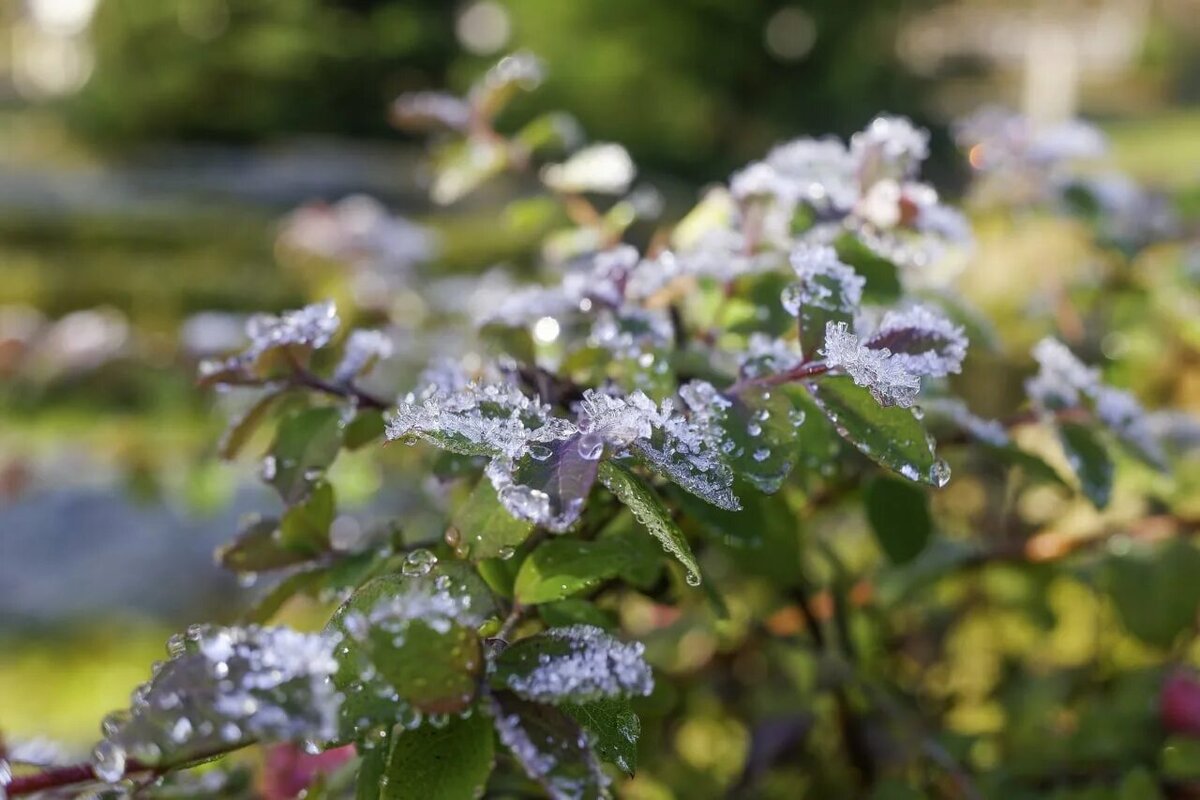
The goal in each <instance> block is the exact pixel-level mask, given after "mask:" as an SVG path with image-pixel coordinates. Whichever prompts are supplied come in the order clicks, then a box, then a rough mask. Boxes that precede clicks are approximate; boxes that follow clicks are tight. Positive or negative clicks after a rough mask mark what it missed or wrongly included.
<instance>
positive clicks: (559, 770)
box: [492, 692, 609, 800]
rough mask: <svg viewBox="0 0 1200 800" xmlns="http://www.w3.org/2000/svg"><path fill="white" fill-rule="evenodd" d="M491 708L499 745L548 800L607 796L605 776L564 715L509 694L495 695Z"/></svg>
mask: <svg viewBox="0 0 1200 800" xmlns="http://www.w3.org/2000/svg"><path fill="white" fill-rule="evenodd" d="M492 709H493V711H492V714H493V718H494V722H495V726H496V734H497V735H498V736H499V738H500V742H501V744H503V745H504V746H505V747H506V748H508V750H509V751H510V752H511V753H512V754H513V757H514V758H515V759H516V760H517V763H518V764H520V765H521V768H522V769H523V770H524V771H525V773H526V774H527V775H528V776H529V777H530V778H532V779H533V780H535V781H537V782H538V783H539V784H541V786H542V788H543V789H544V790H545V791H546V794H547V795H549V797H550V798H551V800H599V798H602V797H604V796H605V795H606V794H607V787H608V782H609V781H608V776H607V775H605V774H604V771H603V770H602V769H601V768H600V764H599V762H598V761H597V760H596V754H595V753H594V752H593V751H592V747H591V744H590V742H589V741H588V737H587V735H586V734H585V733H584V731H583V729H582V728H581V727H580V726H579V724H578V723H577V722H575V720H573V719H572V718H571V717H570V716H568V715H567V714H566V713H564V712H563V711H561V710H560V709H557V708H555V707H553V706H547V705H542V704H540V703H531V702H529V701H528V700H522V699H521V698H519V697H517V696H516V695H514V694H512V693H510V692H495V693H494V694H493V695H492Z"/></svg>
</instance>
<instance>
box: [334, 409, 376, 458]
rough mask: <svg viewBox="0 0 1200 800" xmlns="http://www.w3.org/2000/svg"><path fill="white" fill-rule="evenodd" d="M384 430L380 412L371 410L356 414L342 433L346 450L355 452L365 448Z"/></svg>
mask: <svg viewBox="0 0 1200 800" xmlns="http://www.w3.org/2000/svg"><path fill="white" fill-rule="evenodd" d="M385 428H386V425H385V424H384V422H383V413H382V412H380V411H375V410H371V409H368V410H366V411H360V412H358V413H357V414H355V416H354V419H352V420H350V422H349V423H348V424H347V425H346V429H345V430H344V431H343V432H342V438H343V440H344V444H345V446H346V449H347V450H357V449H359V448H360V447H365V446H366V445H368V444H370V443H371V442H374V441H375V440H377V439H379V438H381V437H382V436H383V432H384V429H385Z"/></svg>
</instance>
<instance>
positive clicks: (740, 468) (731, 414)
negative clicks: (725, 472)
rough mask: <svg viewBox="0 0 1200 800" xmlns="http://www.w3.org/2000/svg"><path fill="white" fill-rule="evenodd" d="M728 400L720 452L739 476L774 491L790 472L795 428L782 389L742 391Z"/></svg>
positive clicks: (757, 487) (758, 487) (769, 491)
mask: <svg viewBox="0 0 1200 800" xmlns="http://www.w3.org/2000/svg"><path fill="white" fill-rule="evenodd" d="M728 402H729V408H728V409H726V410H725V412H724V414H723V418H722V420H721V428H722V430H723V431H724V436H723V441H722V443H721V451H722V452H723V453H724V455H725V459H726V460H727V461H728V462H729V465H730V467H731V468H732V469H733V472H734V474H735V475H736V476H737V477H738V478H739V479H742V480H745V481H747V482H749V483H750V484H752V485H753V486H754V487H755V488H756V489H758V491H760V492H764V493H766V494H774V493H775V492H777V491H779V488H780V487H781V486H782V485H783V482H784V481H785V480H786V479H787V476H788V475H789V474H790V473H791V471H792V449H793V443H794V442H795V439H796V428H797V427H798V426H797V424H796V420H797V417H796V416H795V415H794V414H792V405H791V403H790V402H788V399H787V397H786V396H784V395H783V393H782V392H770V391H758V392H743V393H741V394H739V395H738V396H736V397H733V398H731V399H730V400H729V401H728ZM714 407H715V406H714ZM745 502H747V501H746V500H745V499H743V504H744V503H745Z"/></svg>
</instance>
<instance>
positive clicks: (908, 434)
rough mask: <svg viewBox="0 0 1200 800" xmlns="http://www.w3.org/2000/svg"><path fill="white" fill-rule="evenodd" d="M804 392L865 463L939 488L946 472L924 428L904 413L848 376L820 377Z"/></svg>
mask: <svg viewBox="0 0 1200 800" xmlns="http://www.w3.org/2000/svg"><path fill="white" fill-rule="evenodd" d="M809 391H810V392H811V394H812V397H813V400H814V401H815V402H816V404H817V406H818V407H819V408H820V409H821V411H822V412H823V413H824V414H825V416H826V417H827V418H828V419H829V421H830V422H832V423H833V426H834V428H835V429H836V430H837V432H838V434H839V435H840V436H841V437H842V438H843V439H845V440H846V441H848V442H850V443H851V444H852V445H854V446H855V447H857V448H858V449H859V451H860V452H862V453H863V455H865V456H866V457H867V458H869V459H871V460H872V461H874V462H875V463H876V464H879V465H880V466H882V467H886V468H887V469H890V470H892V471H893V472H897V473H899V474H900V475H903V476H904V477H905V478H908V479H909V480H910V481H920V482H921V483H928V484H930V485H931V486H938V487H940V486H942V485H944V484H945V480H946V479H948V477H949V473H948V471H947V469H946V467H945V464H944V462H942V461H939V460H938V459H937V457H936V456H935V455H934V452H933V445H932V444H931V442H930V439H929V436H928V434H927V433H926V432H925V428H924V426H922V425H921V423H920V421H919V420H917V418H916V417H914V416H913V414H912V411H910V410H909V409H906V408H899V407H896V406H892V407H889V408H884V407H883V406H881V405H879V403H877V402H875V398H873V397H871V393H870V392H869V391H867V390H866V389H865V388H863V387H861V386H856V385H855V384H854V381H853V380H852V379H851V378H849V377H848V376H844V375H838V376H825V377H823V378H821V379H820V380H819V381H817V382H814V383H813V384H812V385H811V386H810V387H809Z"/></svg>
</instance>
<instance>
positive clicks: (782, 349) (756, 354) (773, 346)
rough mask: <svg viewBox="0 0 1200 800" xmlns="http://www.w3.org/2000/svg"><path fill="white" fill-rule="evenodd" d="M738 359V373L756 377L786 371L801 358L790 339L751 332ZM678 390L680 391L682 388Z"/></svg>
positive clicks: (796, 364)
mask: <svg viewBox="0 0 1200 800" xmlns="http://www.w3.org/2000/svg"><path fill="white" fill-rule="evenodd" d="M739 360H740V361H741V363H740V365H739V374H741V375H743V376H745V377H748V378H757V377H761V376H763V375H773V374H777V373H780V372H787V371H788V370H790V369H792V368H794V367H798V366H799V365H800V363H801V362H802V361H803V358H802V356H801V353H800V351H799V349H798V348H797V347H796V346H795V343H794V342H792V341H789V340H785V339H780V338H777V337H774V336H767V335H766V334H763V333H752V334H750V338H749V340H748V341H747V342H746V349H745V350H744V351H743V352H742V353H741V354H740V356H739ZM680 391H681V393H682V390H680Z"/></svg>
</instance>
